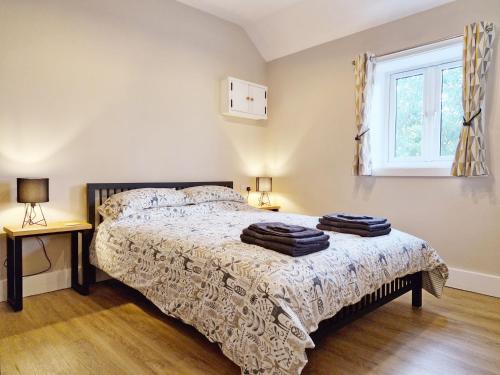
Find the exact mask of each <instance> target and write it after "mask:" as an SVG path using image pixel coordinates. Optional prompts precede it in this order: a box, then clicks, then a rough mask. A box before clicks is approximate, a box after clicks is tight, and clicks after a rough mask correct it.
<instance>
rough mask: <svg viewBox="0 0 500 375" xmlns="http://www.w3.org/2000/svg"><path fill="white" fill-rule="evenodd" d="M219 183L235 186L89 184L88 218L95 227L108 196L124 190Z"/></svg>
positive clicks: (146, 183)
mask: <svg viewBox="0 0 500 375" xmlns="http://www.w3.org/2000/svg"><path fill="white" fill-rule="evenodd" d="M202 185H217V186H225V187H228V188H232V187H233V182H232V181H208V182H130V183H126V182H125V183H123V182H119V183H113V182H111V183H102V184H99V183H97V184H87V219H88V222H89V223H90V224H92V226H93V228H94V229H95V228H97V225H99V223H100V222H101V221H102V217H101V215H100V214H99V213H98V212H97V207H99V206H100V205H101V204H102V203H103V202H104V201H105V200H106V199H107V198H109V197H110V196H112V195H113V194H116V193H121V192H122V191H127V190H133V189H143V188H171V189H172V188H174V189H184V188H188V187H193V186H202Z"/></svg>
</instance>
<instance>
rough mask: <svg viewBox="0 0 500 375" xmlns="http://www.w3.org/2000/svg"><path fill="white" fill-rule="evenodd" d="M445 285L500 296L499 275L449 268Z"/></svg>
mask: <svg viewBox="0 0 500 375" xmlns="http://www.w3.org/2000/svg"><path fill="white" fill-rule="evenodd" d="M446 286H449V287H451V288H455V289H462V290H467V291H469V292H475V293H479V294H486V295H487V296H492V297H498V298H500V276H496V275H490V274H487V273H480V272H473V271H467V270H462V269H460V268H450V278H449V279H448V282H447V283H446Z"/></svg>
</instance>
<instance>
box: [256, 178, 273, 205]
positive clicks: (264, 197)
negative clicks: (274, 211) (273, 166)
mask: <svg viewBox="0 0 500 375" xmlns="http://www.w3.org/2000/svg"><path fill="white" fill-rule="evenodd" d="M255 185H256V190H257V191H258V192H259V193H260V197H259V206H265V205H267V206H270V205H271V200H270V199H269V193H270V192H271V191H273V179H272V177H257V182H256V184H255Z"/></svg>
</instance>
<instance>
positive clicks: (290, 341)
mask: <svg viewBox="0 0 500 375" xmlns="http://www.w3.org/2000/svg"><path fill="white" fill-rule="evenodd" d="M204 185H216V186H224V187H228V188H232V182H228V181H222V182H189V183H131V184H124V183H117V184H114V183H107V184H88V185H87V199H88V218H89V222H91V223H92V224H94V228H95V233H94V235H93V240H92V245H90V237H89V238H86V240H85V245H86V246H85V247H84V253H83V277H82V279H83V280H82V282H83V285H84V288H87V290H88V287H89V285H90V284H91V283H92V282H94V281H95V269H96V268H98V269H101V270H103V271H104V272H106V273H107V274H109V275H110V276H112V277H113V278H115V279H117V280H119V281H121V282H122V283H124V284H126V285H128V286H130V287H132V288H134V289H136V290H138V291H140V292H141V293H142V294H143V295H144V296H145V297H146V298H148V299H149V300H150V301H151V302H153V303H154V304H155V305H156V306H157V307H158V308H160V309H161V310H162V311H163V312H164V313H165V314H168V315H170V316H172V317H175V318H177V319H181V320H182V321H184V322H185V323H187V324H189V325H192V326H194V327H195V328H196V329H197V330H198V331H200V332H201V333H202V334H203V335H204V336H205V337H207V338H208V339H209V340H210V341H212V342H216V343H218V344H219V346H220V347H221V349H222V351H223V353H224V354H225V355H226V356H227V357H229V358H230V359H231V360H232V361H233V362H235V363H236V364H237V365H239V366H240V367H241V371H242V373H243V374H300V373H301V371H302V369H303V368H304V366H305V365H306V363H307V356H306V349H310V348H313V347H314V342H313V340H312V338H311V334H312V333H313V332H315V331H316V330H317V329H318V325H319V323H320V322H322V321H325V320H328V322H329V325H330V326H331V327H333V328H339V327H342V326H343V325H345V324H347V323H349V322H351V321H353V320H354V319H357V318H359V317H361V316H362V315H364V314H366V313H367V312H369V311H372V310H373V309H375V308H377V307H379V306H381V305H383V304H385V303H387V302H389V301H391V300H393V299H394V298H397V297H399V296H401V295H402V294H404V293H407V292H410V291H411V292H412V304H413V306H414V307H420V306H421V304H422V289H425V290H427V291H428V292H429V293H431V294H433V295H435V296H436V297H439V296H440V295H441V293H442V289H443V287H444V284H445V282H446V279H447V277H448V270H447V267H446V265H445V264H444V263H443V261H442V259H441V258H440V257H439V255H438V254H437V253H436V251H435V250H434V249H433V248H432V247H431V246H429V245H428V244H427V243H426V242H425V241H423V240H421V239H419V238H416V237H414V236H411V235H409V234H406V233H403V232H400V231H398V230H393V231H392V232H391V234H390V235H388V236H382V237H378V238H371V239H366V238H361V237H358V236H353V235H348V234H336V233H333V232H329V233H328V234H330V236H331V240H330V243H331V245H330V248H329V249H327V250H324V251H321V252H317V253H314V254H310V255H307V256H304V257H296V258H293V257H289V256H287V255H283V254H280V253H276V252H273V251H271V250H267V249H264V248H261V247H257V246H254V245H248V244H244V243H242V242H241V241H240V239H239V235H240V233H241V231H242V229H243V228H245V227H246V226H248V225H249V224H251V223H254V222H263V221H281V222H284V223H289V224H298V225H304V226H308V227H314V226H315V225H316V224H317V220H318V218H317V217H311V216H305V215H296V214H288V213H276V212H269V211H265V210H259V209H256V208H253V207H250V206H249V205H247V204H246V203H241V202H235V201H224V200H221V201H208V202H203V203H200V204H194V205H186V206H182V207H166V208H162V209H158V210H154V211H147V212H140V213H138V214H134V215H131V216H129V217H127V218H123V219H118V220H112V219H106V220H103V219H102V217H101V216H100V215H99V213H98V212H97V207H98V206H99V205H100V204H102V203H103V201H105V200H106V198H107V197H109V196H111V195H113V194H116V193H119V192H122V191H128V190H132V189H139V188H153V187H154V188H176V189H184V188H187V187H193V186H204Z"/></svg>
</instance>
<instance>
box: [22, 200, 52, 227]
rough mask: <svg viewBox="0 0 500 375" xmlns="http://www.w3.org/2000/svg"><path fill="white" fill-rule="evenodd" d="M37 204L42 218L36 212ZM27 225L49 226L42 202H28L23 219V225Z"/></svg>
mask: <svg viewBox="0 0 500 375" xmlns="http://www.w3.org/2000/svg"><path fill="white" fill-rule="evenodd" d="M37 206H38V208H39V211H40V215H41V218H40V216H38V215H37V213H36V207H37ZM37 216H38V217H37ZM26 225H41V226H43V227H46V226H47V220H45V215H44V214H43V210H42V205H41V204H37V203H26V205H25V209H24V219H23V226H22V227H23V228H24V227H25V226H26Z"/></svg>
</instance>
